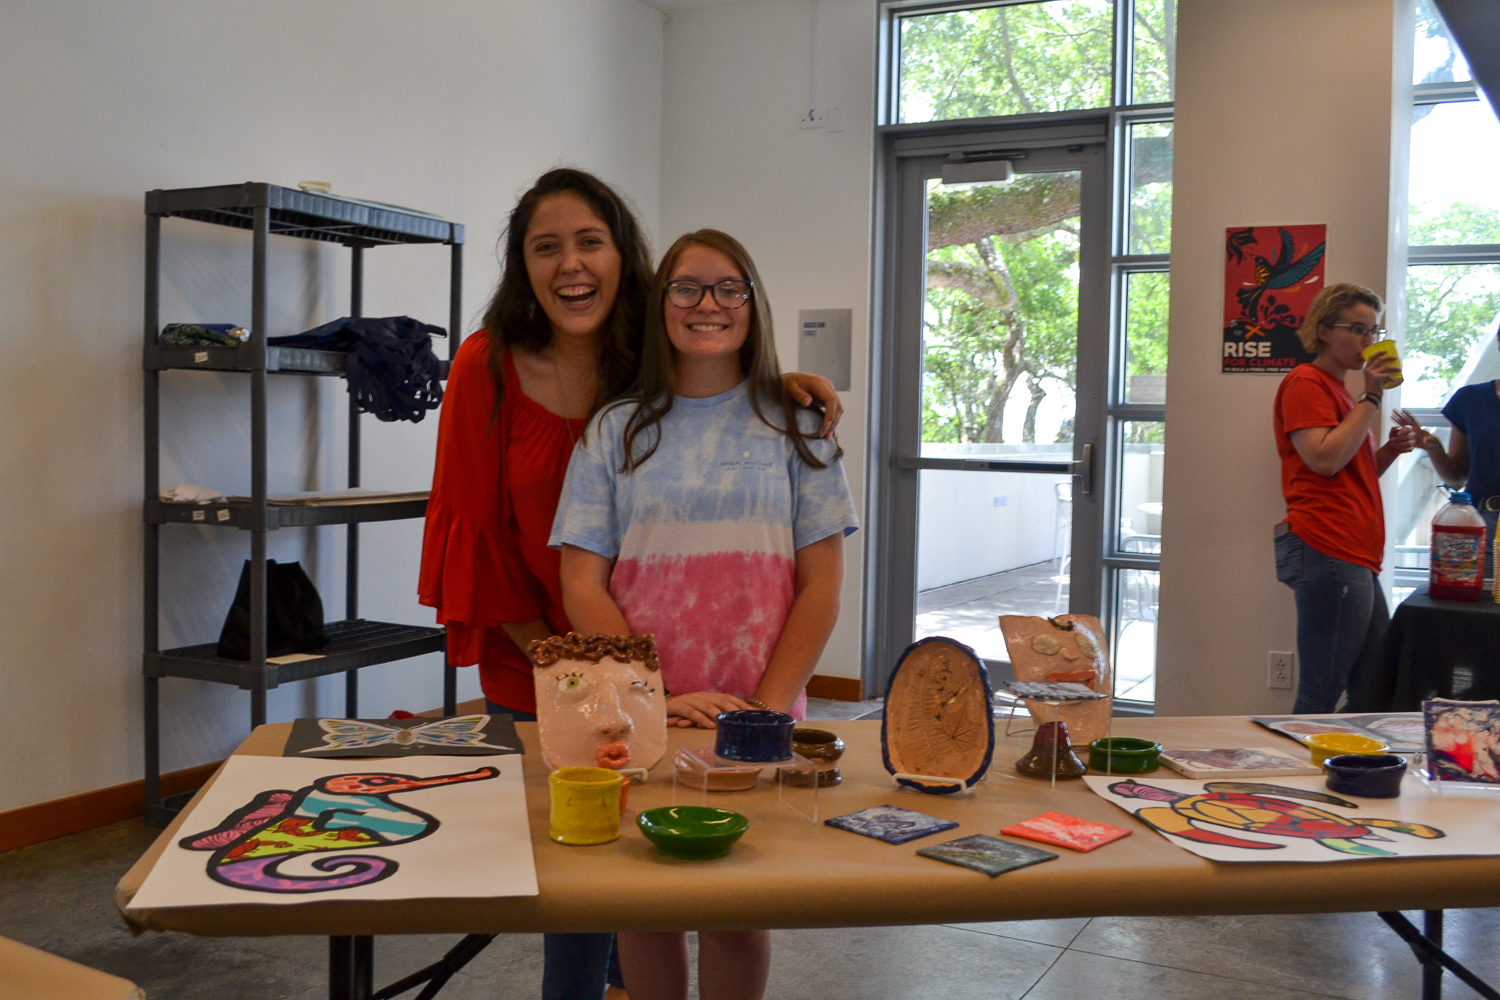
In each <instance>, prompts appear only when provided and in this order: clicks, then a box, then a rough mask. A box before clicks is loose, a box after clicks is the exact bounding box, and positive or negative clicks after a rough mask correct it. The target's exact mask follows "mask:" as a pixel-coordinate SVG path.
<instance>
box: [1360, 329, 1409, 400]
mask: <svg viewBox="0 0 1500 1000" xmlns="http://www.w3.org/2000/svg"><path fill="white" fill-rule="evenodd" d="M1381 352H1384V353H1386V354H1389V355H1390V356H1391V357H1393V358H1395V359H1396V377H1395V379H1394V380H1392V381H1390V382H1387V383H1386V384H1385V387H1386V388H1387V389H1394V388H1396V386H1398V385H1400V384H1401V383H1402V382H1404V381H1405V379H1404V378H1403V377H1402V376H1401V355H1399V354H1397V353H1396V342H1395V341H1394V340H1377V341H1375V343H1373V344H1371V345H1370V346H1369V347H1366V348H1365V349H1364V350H1363V351H1360V352H1359V356H1360V357H1362V358H1364V359H1365V360H1366V361H1369V360H1370V359H1371V358H1373V357H1374V356H1375V355H1377V354H1379V353H1381Z"/></svg>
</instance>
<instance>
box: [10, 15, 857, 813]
mask: <svg viewBox="0 0 1500 1000" xmlns="http://www.w3.org/2000/svg"><path fill="white" fill-rule="evenodd" d="M4 22H5V26H4V30H3V31H0V92H3V93H4V94H5V95H6V96H5V99H4V101H3V102H0V135H3V136H4V137H5V138H4V141H3V142H0V302H3V304H4V307H3V309H0V344H3V347H4V355H5V361H6V363H5V364H4V366H3V367H0V426H3V427H4V428H5V433H4V434H3V435H0V511H3V519H0V635H3V636H4V642H3V644H0V703H3V704H4V705H5V710H6V716H7V719H8V720H9V722H8V726H9V729H8V734H7V738H6V740H5V743H4V751H3V755H0V762H3V764H4V766H5V772H6V774H7V778H6V780H5V781H4V782H0V810H5V809H10V808H14V807H17V806H20V805H24V804H27V803H31V802H37V801H43V800H47V799H51V798H55V797H59V796H63V795H68V794H72V793H76V792H80V791H85V790H89V789H93V788H98V787H102V786H107V785H112V784H116V783H120V782H125V781H130V780H133V779H136V778H139V777H140V775H141V733H140V727H141V722H140V714H141V680H140V642H141V626H140V615H141V596H140V567H141V539H142V529H141V526H140V502H141V471H140V470H141V442H142V438H141V374H140V346H139V345H140V341H141V289H142V275H143V251H142V244H143V239H142V234H143V231H144V226H143V221H142V214H141V212H142V208H141V206H142V195H143V193H144V192H145V191H146V190H147V189H150V188H157V187H166V188H171V187H186V186H194V185H205V184H225V183H234V182H238V181H243V180H258V181H271V182H274V183H280V184H288V185H291V184H295V183H296V182H297V181H299V180H304V179H320V180H328V181H332V182H333V184H334V190H335V191H336V192H341V193H346V194H351V195H355V196H360V197H367V198H375V199H379V200H384V201H390V202H394V203H397V204H404V205H411V206H413V207H417V208H420V209H423V210H427V211H432V212H437V213H439V214H441V215H443V216H445V217H447V218H449V219H454V220H457V221H460V222H463V223H465V224H466V225H467V227H468V250H467V254H466V258H465V276H466V277H465V284H464V307H465V308H464V311H465V316H466V317H467V318H469V321H468V322H467V326H468V328H470V329H472V327H473V323H472V318H473V317H475V316H476V315H477V314H478V313H479V312H480V311H481V309H482V307H483V304H484V301H485V298H486V296H487V295H488V293H489V292H490V291H491V289H492V287H493V282H494V280H495V274H496V266H495V256H494V246H495V241H496V238H497V236H498V235H499V231H500V226H501V224H502V222H503V219H504V216H505V213H506V212H508V210H509V208H510V206H511V205H512V204H513V202H514V199H515V196H516V195H517V194H519V193H520V191H521V190H523V189H524V188H525V187H526V186H527V184H529V182H530V181H531V180H532V179H533V178H534V177H535V176H536V175H537V174H538V173H540V172H541V171H543V170H544V169H546V168H548V167H550V166H553V165H556V164H572V165H577V166H581V167H584V168H585V169H589V170H593V171H595V172H597V173H599V174H600V175H601V176H603V177H604V178H606V179H607V180H609V181H611V182H613V183H615V184H617V185H618V186H619V188H620V189H621V190H622V192H624V193H625V194H626V195H627V196H628V197H629V198H631V199H632V200H633V202H634V204H635V206H636V208H637V209H638V210H639V213H640V216H641V219H642V221H643V223H644V224H645V225H646V226H647V228H648V229H651V228H653V227H654V226H655V223H656V219H657V213H658V197H659V192H660V190H661V186H660V173H659V157H660V155H661V144H660V143H661V95H662V35H661V23H662V15H661V14H660V13H659V12H658V11H655V10H652V9H650V8H648V7H646V6H644V5H642V4H638V3H633V2H622V0H568V2H566V3H558V2H554V0H526V2H520V0H516V2H507V3H501V4H497V3H493V2H489V0H439V2H433V3H423V4H411V3H404V2H395V0H365V2H353V0H325V2H321V3H317V4H305V3H293V2H289V0H269V2H261V3H257V4H253V5H245V4H201V3H194V2H191V0H170V2H154V3H138V4H104V5H100V4H90V3H81V2H54V3H48V4H30V5H27V4H9V5H7V8H6V13H5V17H4ZM788 114H790V112H788ZM861 217H862V216H861ZM163 229H164V233H163V244H164V261H163V282H162V292H163V302H162V318H163V322H171V321H173V320H182V319H198V320H203V321H212V320H226V321H239V322H247V321H248V319H249V301H250V299H249V278H250V256H249V253H250V252H249V247H250V242H249V238H248V236H247V235H246V234H243V233H238V232H232V231H229V230H221V229H217V228H214V227H209V226H204V225H200V224H197V223H191V222H181V221H168V222H167V223H166V224H165V225H164V227H163ZM366 260H367V273H366V286H365V287H366V293H365V310H366V313H367V314H369V315H389V314H392V313H409V314H411V315H414V316H418V317H421V318H424V319H428V320H431V321H434V322H437V323H439V324H443V325H446V323H447V315H448V310H447V251H446V248H432V247H423V248H418V247H392V248H381V249H377V250H374V251H371V252H370V253H368V254H367V255H366ZM271 261H272V266H271V291H272V295H271V306H272V307H271V315H270V324H271V328H272V332H273V333H290V332H295V331H297V330H299V329H303V328H305V327H307V326H309V325H312V324H313V323H317V322H322V321H325V320H328V319H332V318H335V317H337V316H339V315H343V314H344V313H345V311H346V310H347V305H348V299H347V294H348V293H347V276H348V270H347V251H344V250H342V249H341V248H333V247H327V246H323V245H321V244H320V245H310V244H302V243H299V242H296V241H291V240H285V239H282V238H273V240H272V251H271ZM846 297H848V296H843V295H842V294H841V296H840V301H842V300H843V298H846ZM859 301H860V302H861V303H862V302H863V298H862V297H861V298H860V299H859ZM439 350H440V351H441V350H443V348H442V347H439ZM162 382H163V393H164V405H163V408H162V418H163V419H162V423H163V428H164V434H163V445H164V447H163V480H164V483H166V484H168V485H170V484H171V483H174V482H177V481H179V480H188V481H193V482H199V483H203V484H206V485H212V486H215V487H218V488H220V489H223V490H225V491H227V492H244V491H246V490H247V489H248V486H249V472H248V454H249V453H248V447H249V413H248V406H249V395H248V389H247V387H246V383H245V380H244V379H243V378H240V377H236V376H231V375H211V374H206V373H175V372H174V373H167V374H166V375H165V376H164V377H163V379H162ZM345 400H346V397H345V394H344V391H343V383H342V382H337V381H333V380H321V381H320V380H311V379H300V378H286V379H281V378H274V379H272V385H271V392H270V409H271V440H272V444H273V447H272V456H273V457H272V461H271V464H270V487H271V489H272V490H286V489H301V488H313V487H325V486H337V485H340V484H341V481H342V479H341V477H342V475H343V472H342V470H343V469H344V462H345V455H344V445H343V438H342V433H343V425H344V416H343V415H344V412H345V407H346V402H345ZM365 427H366V433H365V446H364V463H365V474H364V478H365V482H366V483H367V484H369V485H375V486H388V487H393V488H421V487H425V486H426V485H427V484H428V483H429V482H430V479H431V461H432V447H433V441H434V436H435V434H436V430H437V420H436V416H435V415H433V416H430V417H429V418H428V419H427V420H425V421H424V422H423V423H421V424H420V425H412V424H395V425H385V424H377V423H376V422H375V421H374V420H373V419H372V418H366V422H365ZM320 530H321V532H322V533H321V534H315V533H314V532H312V531H308V532H281V533H278V534H276V535H274V536H273V542H272V545H271V555H272V557H273V558H299V557H300V558H302V559H303V561H304V563H305V564H307V565H308V566H309V568H310V569H312V570H313V572H314V575H315V579H316V582H317V583H318V586H319V589H320V591H321V593H322V596H323V600H324V603H325V606H326V607H327V609H328V611H329V614H330V617H338V616H339V615H340V613H341V612H342V608H343V569H342V557H343V534H344V533H343V530H342V529H329V528H325V529H320ZM162 536H163V540H164V543H163V546H162V552H163V588H162V590H163V605H162V616H161V620H162V641H163V643H164V644H166V645H169V646H170V645H176V644H186V643H193V642H205V641H210V640H212V639H214V638H216V637H217V634H218V630H219V626H220V624H221V622H222V620H223V616H224V612H225V610H226V609H227V607H228V605H229V601H230V598H231V597H232V594H233V589H234V584H235V581H236V579H237V576H238V573H239V566H240V563H241V561H242V560H243V559H244V558H245V557H246V556H247V555H248V551H249V542H248V536H247V535H244V534H241V533H239V532H228V531H211V530H209V529H206V528H191V527H186V526H168V527H165V528H163V529H162ZM364 539H365V540H364V545H365V552H366V553H367V554H366V555H365V557H364V560H363V562H364V567H365V568H364V573H363V577H362V607H361V611H362V613H363V614H365V615H366V616H368V617H372V618H381V619H384V620H388V621H405V622H413V623H430V622H431V621H432V612H431V611H430V610H429V609H426V608H422V607H420V606H418V605H417V603H416V598H415V589H416V577H417V564H418V557H419V553H420V544H421V524H420V522H394V523H387V524H381V525H373V526H370V527H368V528H366V529H365V531H364ZM361 676H362V694H363V699H362V709H363V711H364V712H365V713H368V714H371V715H382V714H385V713H388V712H389V711H390V710H391V709H394V708H408V709H414V710H415V709H424V708H430V707H433V706H436V705H437V704H439V703H440V701H441V684H440V670H439V666H438V663H437V659H436V658H435V657H427V658H425V659H424V660H419V661H408V662H405V663H401V664H392V665H386V666H381V667H375V668H370V669H367V670H365V671H364V672H363V673H362V675H361ZM460 676H461V677H462V678H463V686H462V687H461V696H463V697H472V696H474V695H476V694H477V691H478V688H477V683H476V680H475V677H474V672H473V671H464V672H462V673H461V675H460ZM341 691H342V685H341V684H340V683H339V682H337V681H334V680H326V679H325V680H324V681H322V682H312V683H307V684H294V685H289V686H287V687H284V688H282V689H279V690H277V691H274V692H272V694H271V697H270V700H269V701H270V716H271V718H272V719H273V720H276V719H286V718H291V717H293V716H294V715H297V714H306V713H308V712H318V711H322V712H335V711H341V706H342V695H341ZM162 692H163V706H162V721H163V735H164V743H163V750H164V753H163V767H164V768H165V769H168V770H171V769H176V768H181V767H186V766H190V765H193V764H198V763H202V762H205V761H209V760H214V759H217V758H219V757H222V756H223V755H224V754H226V753H227V752H228V751H229V750H230V749H231V748H232V747H233V746H234V745H235V744H236V743H237V742H238V741H239V740H240V739H241V738H242V737H243V735H244V734H245V732H246V730H247V728H248V715H249V698H248V695H247V694H246V693H244V692H240V691H237V690H234V689H231V688H226V687H221V686H218V685H209V684H203V683H198V682H191V681H183V680H171V679H169V680H166V681H163V683H162Z"/></svg>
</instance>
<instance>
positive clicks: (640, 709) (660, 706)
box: [530, 632, 667, 770]
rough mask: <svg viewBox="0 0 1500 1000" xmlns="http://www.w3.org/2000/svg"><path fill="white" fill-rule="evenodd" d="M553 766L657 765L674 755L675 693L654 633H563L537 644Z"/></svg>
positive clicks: (541, 719)
mask: <svg viewBox="0 0 1500 1000" xmlns="http://www.w3.org/2000/svg"><path fill="white" fill-rule="evenodd" d="M530 653H531V660H532V663H534V664H535V667H536V668H535V670H534V672H533V676H534V679H535V681H536V718H537V727H538V730H539V732H540V734H541V741H542V757H543V758H544V759H545V760H546V762H547V766H548V767H549V768H559V767H607V768H611V769H613V770H620V769H621V768H627V767H632V768H633V767H644V768H648V769H649V768H651V767H653V766H655V764H656V762H657V761H659V760H661V758H662V755H663V754H665V753H666V752H667V696H666V693H665V692H664V691H663V690H662V683H661V665H660V664H659V663H658V662H657V659H656V643H655V641H654V640H653V639H652V638H651V636H649V635H619V636H616V635H592V636H582V635H579V634H578V633H576V632H569V633H568V634H567V635H555V636H553V637H552V638H550V639H541V640H537V641H536V642H533V643H532V644H531V649H530Z"/></svg>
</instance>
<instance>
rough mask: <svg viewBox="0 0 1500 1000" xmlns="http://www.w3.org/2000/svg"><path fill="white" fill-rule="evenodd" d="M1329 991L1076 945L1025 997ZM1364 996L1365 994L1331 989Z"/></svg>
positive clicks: (1159, 997) (1247, 999)
mask: <svg viewBox="0 0 1500 1000" xmlns="http://www.w3.org/2000/svg"><path fill="white" fill-rule="evenodd" d="M1330 995H1331V994H1327V993H1309V992H1305V991H1302V990H1289V989H1284V988H1282V987H1279V986H1267V985H1265V984H1263V983H1254V982H1245V981H1244V980H1238V979H1232V978H1228V977H1225V976H1210V975H1204V974H1202V973H1198V972H1184V971H1183V970H1181V969H1169V968H1166V967H1164V966H1160V965H1149V964H1147V963H1145V962H1130V961H1126V960H1124V959H1119V958H1106V957H1105V956H1103V955H1090V954H1087V953H1084V952H1079V951H1069V952H1065V953H1064V954H1063V956H1062V958H1060V959H1058V960H1057V964H1056V965H1054V966H1053V967H1052V968H1051V970H1050V971H1048V973H1047V974H1046V975H1045V976H1043V977H1042V981H1041V982H1039V983H1037V984H1036V988H1035V989H1033V990H1032V991H1031V992H1030V993H1028V994H1026V1000H1079V998H1081V997H1100V998H1108V1000H1228V998H1230V997H1233V998H1234V1000H1314V998H1324V997H1328V996H1330ZM1332 995H1337V996H1342V997H1349V998H1357V1000H1364V994H1358V993H1347V994H1332Z"/></svg>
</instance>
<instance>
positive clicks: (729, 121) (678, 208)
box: [658, 0, 875, 677]
mask: <svg viewBox="0 0 1500 1000" xmlns="http://www.w3.org/2000/svg"><path fill="white" fill-rule="evenodd" d="M874 11H875V7H874V4H873V3H871V2H870V0H819V3H818V5H817V22H818V29H817V46H816V63H817V70H816V73H817V85H816V92H817V97H816V102H817V104H818V105H820V106H827V107H834V106H837V107H839V108H840V109H841V115H842V120H843V126H844V127H843V129H842V130H841V131H837V132H830V131H829V130H828V129H826V128H824V129H811V130H803V129H799V128H798V126H797V119H798V118H799V117H800V116H802V115H805V114H806V113H807V110H808V107H809V100H810V98H809V95H810V93H811V91H812V79H811V76H812V63H813V62H814V49H813V46H812V33H813V32H812V22H813V17H812V15H813V4H812V2H811V0H744V2H741V3H735V4H731V5H729V6H725V7H716V8H710V9H704V10H693V11H686V12H680V13H674V14H669V15H668V16H667V19H666V31H665V38H666V41H665V46H666V54H665V71H664V99H663V103H662V108H663V110H662V159H661V163H662V175H661V230H660V231H661V246H660V247H658V250H664V249H666V247H667V245H669V244H670V242H671V241H672V240H673V239H675V238H676V237H677V236H679V235H681V234H682V233H684V232H688V231H690V230H693V229H698V228H701V227H705V226H710V227H713V228H716V229H722V230H724V231H726V232H728V233H730V234H732V235H734V236H735V237H737V238H738V239H739V240H740V241H741V242H743V243H744V244H745V246H746V247H747V248H748V249H749V251H750V253H751V255H752V256H753V257H754V258H755V263H756V265H757V266H758V267H759V268H760V271H761V275H762V278H763V279H764V281H765V283H766V285H767V287H768V289H769V292H770V298H771V305H772V308H773V311H774V313H775V317H776V321H777V338H776V340H777V349H778V352H779V354H780V356H781V363H782V367H783V368H787V369H791V368H795V367H796V363H797V312H798V310H801V309H838V308H847V309H852V310H853V311H854V321H853V332H854V350H853V371H852V380H851V383H850V384H851V385H852V386H853V390H852V391H850V392H848V393H845V394H844V395H843V400H844V406H845V407H846V412H845V417H844V421H843V423H842V424H841V425H840V428H839V441H840V443H842V444H843V446H844V467H845V469H846V470H847V473H848V476H849V485H850V486H851V487H852V489H853V490H854V496H855V499H856V502H857V503H858V505H859V507H860V510H861V511H863V510H864V450H865V413H866V407H865V398H864V386H865V384H866V361H867V345H868V342H869V320H870V316H869V299H870V295H869V284H870V217H871V199H872V189H871V184H872V176H873V164H874V154H873V149H874V139H873V127H872V124H871V123H872V122H873V121H874V93H875V90H874V88H875V64H874V53H875V17H874ZM863 548H864V536H863V534H859V533H857V534H855V535H853V536H851V537H850V538H849V539H848V540H847V541H846V542H845V547H844V558H845V570H844V595H843V598H844V599H843V614H842V616H841V617H840V619H839V624H838V627H837V628H836V629H835V631H834V633H833V637H832V639H831V640H830V641H829V643H828V647H827V649H826V650H825V652H824V654H823V659H822V661H821V662H820V663H819V665H818V673H820V674H829V675H835V676H841V677H858V676H859V631H860V630H859V608H860V592H861V588H860V577H861V574H862V567H861V553H862V551H863Z"/></svg>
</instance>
